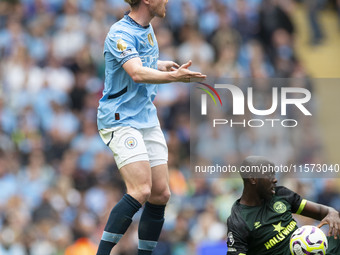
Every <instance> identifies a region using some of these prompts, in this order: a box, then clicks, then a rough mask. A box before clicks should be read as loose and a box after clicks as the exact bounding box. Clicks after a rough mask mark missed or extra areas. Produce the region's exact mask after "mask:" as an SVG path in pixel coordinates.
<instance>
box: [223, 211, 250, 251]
mask: <svg viewBox="0 0 340 255" xmlns="http://www.w3.org/2000/svg"><path fill="white" fill-rule="evenodd" d="M248 235H249V231H248V229H247V227H246V225H245V223H244V222H240V221H239V220H238V219H237V218H234V219H233V217H232V216H231V217H229V218H228V220H227V246H228V251H227V255H246V254H247V251H248V242H247V238H248Z"/></svg>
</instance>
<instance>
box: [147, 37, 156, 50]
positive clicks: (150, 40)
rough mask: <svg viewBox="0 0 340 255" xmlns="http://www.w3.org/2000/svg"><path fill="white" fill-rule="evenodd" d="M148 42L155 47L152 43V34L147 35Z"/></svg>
mask: <svg viewBox="0 0 340 255" xmlns="http://www.w3.org/2000/svg"><path fill="white" fill-rule="evenodd" d="M148 41H149V43H150V45H151V46H152V47H153V46H154V45H155V44H154V42H153V38H152V34H148Z"/></svg>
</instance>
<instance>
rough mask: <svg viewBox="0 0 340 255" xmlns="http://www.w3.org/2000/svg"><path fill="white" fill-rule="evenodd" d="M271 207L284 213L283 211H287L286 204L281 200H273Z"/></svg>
mask: <svg viewBox="0 0 340 255" xmlns="http://www.w3.org/2000/svg"><path fill="white" fill-rule="evenodd" d="M273 208H274V210H275V212H277V213H284V212H285V211H287V207H286V205H285V204H284V203H282V202H281V201H277V202H275V203H274V206H273Z"/></svg>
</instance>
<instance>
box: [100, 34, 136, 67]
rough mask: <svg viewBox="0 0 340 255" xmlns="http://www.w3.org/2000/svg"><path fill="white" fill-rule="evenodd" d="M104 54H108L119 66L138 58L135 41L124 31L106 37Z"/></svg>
mask: <svg viewBox="0 0 340 255" xmlns="http://www.w3.org/2000/svg"><path fill="white" fill-rule="evenodd" d="M106 52H110V53H111V54H112V56H113V58H114V59H115V60H116V61H117V62H118V63H119V64H120V65H121V66H122V65H124V64H125V63H126V62H127V61H128V60H130V59H132V58H135V57H138V56H139V54H138V52H137V50H136V42H135V39H134V38H133V36H131V35H129V34H128V33H126V32H124V31H115V32H110V33H109V34H108V35H107V37H106V40H105V45H104V54H105V53H106Z"/></svg>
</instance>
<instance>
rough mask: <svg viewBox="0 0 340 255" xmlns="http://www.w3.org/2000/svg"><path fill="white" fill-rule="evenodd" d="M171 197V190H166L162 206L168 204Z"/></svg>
mask: <svg viewBox="0 0 340 255" xmlns="http://www.w3.org/2000/svg"><path fill="white" fill-rule="evenodd" d="M170 197H171V192H170V189H166V190H165V191H164V192H163V194H162V201H161V202H162V204H166V203H167V202H168V201H169V200H170Z"/></svg>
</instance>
